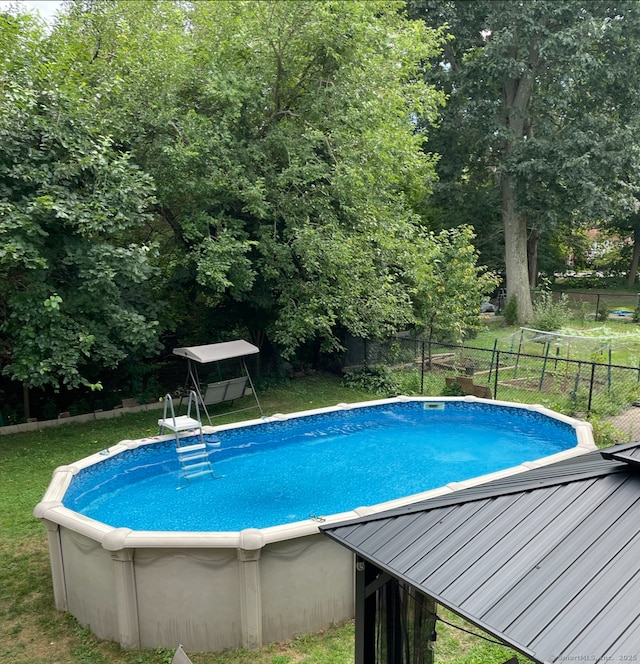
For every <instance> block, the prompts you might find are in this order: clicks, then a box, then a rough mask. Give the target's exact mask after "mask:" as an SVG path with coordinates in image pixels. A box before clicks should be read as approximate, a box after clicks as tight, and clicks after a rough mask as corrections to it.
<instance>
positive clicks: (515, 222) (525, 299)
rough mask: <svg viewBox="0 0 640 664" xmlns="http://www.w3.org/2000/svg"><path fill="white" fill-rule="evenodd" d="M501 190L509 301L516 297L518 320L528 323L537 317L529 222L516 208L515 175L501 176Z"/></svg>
mask: <svg viewBox="0 0 640 664" xmlns="http://www.w3.org/2000/svg"><path fill="white" fill-rule="evenodd" d="M500 190H501V194H502V222H503V223H504V247H505V257H504V262H505V268H506V278H507V302H508V301H509V300H510V299H511V298H512V297H513V296H515V298H516V301H517V302H518V323H519V324H520V325H524V324H526V323H529V322H530V321H531V320H532V319H533V305H532V303H531V291H530V288H529V264H528V260H527V224H526V221H525V218H524V215H522V214H518V212H517V211H516V207H515V191H514V189H513V180H512V179H511V176H509V175H506V174H505V175H503V176H502V177H501V178H500Z"/></svg>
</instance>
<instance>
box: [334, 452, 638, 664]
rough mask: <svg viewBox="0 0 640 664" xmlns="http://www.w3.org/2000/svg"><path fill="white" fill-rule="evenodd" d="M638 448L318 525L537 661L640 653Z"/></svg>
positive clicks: (614, 658)
mask: <svg viewBox="0 0 640 664" xmlns="http://www.w3.org/2000/svg"><path fill="white" fill-rule="evenodd" d="M634 455H635V461H636V463H637V461H638V459H639V458H640V443H636V444H634V445H625V446H616V447H615V448H610V449H608V450H607V451H606V452H605V454H604V455H601V454H600V453H599V452H592V453H590V454H585V455H583V456H580V457H576V458H574V459H571V460H567V461H563V462H560V463H557V464H553V465H550V466H545V467H543V468H539V469H534V470H530V471H527V472H525V473H521V474H519V475H515V476H511V477H508V478H505V479H501V480H497V481H494V482H491V483H487V484H484V485H480V486H477V487H472V488H470V489H465V490H463V491H459V492H456V493H453V494H448V495H447V496H439V497H436V498H433V499H429V500H426V501H423V502H421V503H416V504H414V505H410V506H407V507H404V508H399V509H395V510H391V511H388V512H383V513H379V514H375V515H372V516H368V517H363V518H360V519H356V520H352V521H349V522H343V523H342V524H333V525H327V526H323V527H322V530H323V532H325V533H326V534H327V535H328V536H329V537H331V538H333V539H334V540H336V541H338V542H340V543H341V544H343V545H344V546H346V547H348V548H349V549H351V550H352V551H354V552H355V553H357V554H358V555H359V556H361V557H362V558H364V559H365V560H368V561H369V562H371V563H372V564H374V565H375V566H376V567H378V568H379V569H381V570H383V571H386V572H388V573H389V574H391V575H393V576H394V577H396V578H399V579H401V580H404V581H406V582H407V583H409V584H411V585H412V586H414V587H415V588H417V589H418V590H420V591H421V592H422V593H424V594H426V595H428V596H430V597H432V598H434V599H435V600H436V601H437V602H438V603H440V604H441V605H442V606H445V607H448V608H450V609H451V610H453V611H454V612H455V613H458V614H459V615H461V616H463V617H465V618H466V619H468V620H469V621H470V622H472V623H474V624H476V625H477V626H479V627H481V628H482V629H484V630H486V631H487V632H489V633H491V634H493V635H494V636H496V637H498V638H499V639H500V640H502V641H504V642H505V643H507V644H509V645H511V646H512V647H513V648H515V649H516V650H518V651H520V652H521V653H523V654H525V655H527V656H528V657H531V658H532V659H534V660H535V661H537V662H545V663H546V662H549V663H551V662H562V661H617V662H619V661H625V660H626V661H636V660H637V658H638V657H640V615H639V613H640V611H639V607H640V474H638V472H637V470H638V468H637V466H636V465H635V464H633V463H626V457H632V458H633V457H634ZM605 457H606V458H605ZM621 460H622V461H625V462H624V463H622V462H621Z"/></svg>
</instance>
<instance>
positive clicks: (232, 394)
mask: <svg viewBox="0 0 640 664" xmlns="http://www.w3.org/2000/svg"><path fill="white" fill-rule="evenodd" d="M247 381H248V378H247V376H239V377H238V378H231V379H229V380H221V381H218V382H217V383H209V384H208V385H207V389H206V391H205V393H204V396H203V399H202V400H203V402H204V404H205V406H213V405H214V404H217V403H222V402H223V401H234V400H235V399H239V398H240V397H243V396H244V392H245V389H246V388H247Z"/></svg>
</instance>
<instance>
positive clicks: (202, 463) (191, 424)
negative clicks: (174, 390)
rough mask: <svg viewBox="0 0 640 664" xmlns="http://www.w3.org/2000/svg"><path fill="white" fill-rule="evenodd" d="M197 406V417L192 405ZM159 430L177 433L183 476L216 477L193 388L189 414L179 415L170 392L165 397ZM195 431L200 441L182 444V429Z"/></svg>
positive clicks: (188, 408) (188, 407) (187, 477)
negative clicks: (192, 411)
mask: <svg viewBox="0 0 640 664" xmlns="http://www.w3.org/2000/svg"><path fill="white" fill-rule="evenodd" d="M192 405H193V406H195V418H194V417H192V416H191V407H192ZM158 427H159V432H160V433H164V431H165V430H166V429H168V430H169V431H173V432H174V433H175V434H176V453H177V455H178V461H179V463H180V473H181V475H182V477H184V478H185V479H186V480H187V483H188V482H189V480H190V479H193V478H195V477H200V476H202V475H211V477H216V475H215V473H214V472H213V466H212V465H211V461H210V459H209V453H208V451H207V445H206V443H205V441H204V436H203V433H202V421H201V420H200V408H199V407H198V398H197V396H196V393H195V392H194V391H193V390H192V391H191V392H189V401H188V404H187V414H186V415H179V416H178V417H176V413H175V410H174V407H173V399H172V398H171V395H170V394H167V395H165V397H164V411H163V415H162V419H160V420H158ZM191 430H193V431H195V432H197V433H198V435H199V438H200V440H199V442H197V443H191V444H188V445H181V444H180V435H179V433H180V432H181V431H191Z"/></svg>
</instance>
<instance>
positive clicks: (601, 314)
mask: <svg viewBox="0 0 640 664" xmlns="http://www.w3.org/2000/svg"><path fill="white" fill-rule="evenodd" d="M608 319H609V305H608V304H607V303H606V302H600V304H598V311H597V313H596V320H599V321H605V320H608Z"/></svg>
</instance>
